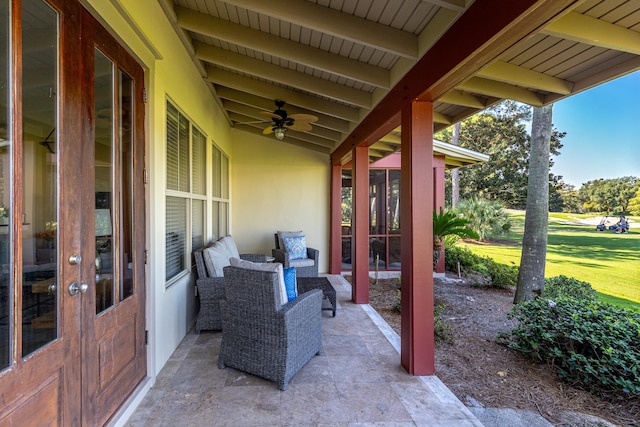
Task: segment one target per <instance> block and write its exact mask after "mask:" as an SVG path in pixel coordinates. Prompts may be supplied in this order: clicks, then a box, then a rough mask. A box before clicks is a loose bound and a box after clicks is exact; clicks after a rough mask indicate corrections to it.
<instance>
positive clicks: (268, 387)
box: [126, 276, 482, 427]
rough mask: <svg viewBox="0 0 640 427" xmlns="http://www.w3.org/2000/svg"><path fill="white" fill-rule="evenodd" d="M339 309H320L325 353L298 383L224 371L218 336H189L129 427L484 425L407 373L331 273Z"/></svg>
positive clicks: (381, 327)
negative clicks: (280, 385)
mask: <svg viewBox="0 0 640 427" xmlns="http://www.w3.org/2000/svg"><path fill="white" fill-rule="evenodd" d="M328 277H329V280H330V281H331V283H332V284H333V286H334V287H335V289H336V292H337V298H338V311H337V314H336V317H335V318H334V317H331V313H330V312H329V311H324V312H323V319H322V333H323V346H324V348H323V352H322V354H321V355H319V356H316V357H314V358H313V359H312V360H311V361H310V362H309V363H308V364H307V365H306V366H305V367H303V368H302V369H301V370H300V371H299V372H298V373H297V374H296V375H295V376H294V377H293V379H292V380H291V382H290V384H289V388H288V390H286V391H280V390H278V388H277V386H276V385H275V383H272V382H269V381H266V380H263V379H261V378H258V377H255V376H253V375H250V374H246V373H244V372H241V371H237V370H234V369H232V368H226V369H218V366H217V363H218V350H219V347H220V341H221V338H222V333H221V332H202V333H201V334H200V335H196V334H195V333H194V332H193V331H191V332H190V333H189V334H187V336H186V337H185V338H184V340H183V341H182V343H181V344H180V346H179V347H178V348H177V349H176V351H175V352H174V353H173V355H172V356H171V358H170V359H169V361H168V362H167V364H166V365H165V366H164V368H163V369H162V371H161V372H160V374H159V375H158V377H157V379H156V383H155V385H154V386H153V387H152V388H151V390H150V391H149V393H148V394H147V396H146V397H145V398H144V400H143V401H142V403H141V404H140V405H139V406H138V408H137V409H136V411H135V412H134V413H133V415H132V417H131V418H130V419H129V421H128V423H127V424H126V425H128V426H136V427H137V426H177V425H180V426H294V425H295V426H305V425H309V426H311V425H313V426H318V425H331V426H351V425H374V424H384V425H393V426H413V425H418V426H430V427H432V426H452V427H453V426H455V427H458V426H461V427H465V426H482V424H481V423H480V422H479V421H478V420H477V419H476V418H475V417H474V416H473V415H472V414H471V412H470V411H469V410H468V409H467V408H466V407H465V406H464V405H463V404H462V403H461V402H460V401H459V400H458V399H457V398H456V397H455V396H454V395H453V394H452V393H451V392H450V391H449V390H448V389H447V388H446V386H445V385H444V384H443V383H442V382H440V380H439V379H438V378H437V377H435V376H434V377H415V376H411V375H408V374H407V373H406V371H405V370H404V369H403V368H402V366H401V365H400V356H399V353H398V352H399V345H400V339H399V338H398V336H397V334H396V333H395V331H393V330H392V329H391V328H390V327H389V326H388V325H387V324H386V323H385V322H384V320H382V318H381V317H380V316H378V314H377V313H376V312H375V311H374V310H373V309H372V308H371V307H370V306H369V305H356V304H353V302H351V287H350V285H349V284H348V283H347V282H346V281H345V280H344V279H343V278H342V277H341V276H328Z"/></svg>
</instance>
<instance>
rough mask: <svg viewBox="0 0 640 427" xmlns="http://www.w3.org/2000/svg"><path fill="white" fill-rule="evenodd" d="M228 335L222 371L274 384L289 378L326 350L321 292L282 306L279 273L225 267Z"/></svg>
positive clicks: (282, 387) (224, 303) (283, 383)
mask: <svg viewBox="0 0 640 427" xmlns="http://www.w3.org/2000/svg"><path fill="white" fill-rule="evenodd" d="M224 280H225V287H224V289H225V300H223V301H222V304H221V305H222V318H223V323H224V332H223V334H222V344H221V346H220V355H219V359H218V367H219V368H220V369H223V368H224V367H226V366H229V367H232V368H235V369H238V370H241V371H244V372H248V373H250V374H253V375H257V376H259V377H262V378H266V379H268V380H271V381H274V382H276V384H277V385H278V387H279V388H280V390H286V389H287V386H288V384H289V381H290V380H291V378H292V377H293V376H294V375H295V374H296V372H298V370H300V368H302V367H303V366H304V365H305V364H306V363H307V362H308V361H309V360H310V359H311V358H312V357H313V356H314V355H316V354H320V352H321V351H322V330H321V329H322V325H321V322H322V314H321V308H322V291H320V290H319V289H314V290H311V291H309V292H305V293H303V294H300V295H299V296H298V298H296V299H295V300H293V301H290V302H287V303H285V304H282V305H281V306H280V307H279V308H278V306H279V305H280V298H281V297H280V291H279V284H278V283H279V281H278V273H276V272H266V271H256V270H248V269H243V268H238V267H225V269H224Z"/></svg>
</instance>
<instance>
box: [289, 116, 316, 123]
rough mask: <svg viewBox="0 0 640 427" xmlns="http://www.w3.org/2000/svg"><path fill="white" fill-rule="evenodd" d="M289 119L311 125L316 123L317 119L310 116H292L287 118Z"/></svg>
mask: <svg viewBox="0 0 640 427" xmlns="http://www.w3.org/2000/svg"><path fill="white" fill-rule="evenodd" d="M289 118H290V119H293V120H295V121H297V122H298V121H299V122H307V123H313V122H317V121H318V118H317V117H316V116H312V115H311V114H292V115H290V116H289Z"/></svg>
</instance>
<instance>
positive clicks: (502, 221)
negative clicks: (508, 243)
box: [456, 197, 511, 240]
mask: <svg viewBox="0 0 640 427" xmlns="http://www.w3.org/2000/svg"><path fill="white" fill-rule="evenodd" d="M456 211H457V212H458V213H459V214H461V215H462V217H463V218H465V219H466V220H468V221H469V227H470V228H471V229H473V231H475V232H476V233H477V234H478V235H479V237H480V240H484V238H485V237H486V236H488V235H501V234H504V233H506V232H508V231H509V230H510V229H511V223H510V222H509V215H508V214H507V213H506V212H505V211H504V209H503V205H502V203H501V202H499V201H498V200H488V199H485V198H482V197H472V198H470V199H466V200H461V201H460V203H458V206H456Z"/></svg>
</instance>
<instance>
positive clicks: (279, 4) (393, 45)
mask: <svg viewBox="0 0 640 427" xmlns="http://www.w3.org/2000/svg"><path fill="white" fill-rule="evenodd" d="M226 3H229V4H233V5H236V6H239V7H242V8H245V9H249V10H252V11H254V12H259V13H262V14H265V15H269V16H271V17H275V18H279V19H282V20H284V21H288V22H291V23H294V24H297V25H302V26H303V27H305V28H310V29H313V30H316V31H321V32H323V33H326V34H329V35H332V36H336V37H340V38H341V39H344V40H348V41H352V42H354V43H359V44H362V45H365V46H369V47H372V48H375V49H377V50H382V51H385V52H388V53H392V54H394V55H398V56H402V57H405V58H410V59H414V60H415V59H417V58H418V39H417V37H415V36H413V35H412V34H409V33H407V32H405V31H401V30H398V29H395V28H391V27H389V26H387V25H382V24H378V23H376V22H372V21H368V20H366V19H362V18H359V17H357V16H353V15H347V14H344V13H341V12H340V11H338V10H334V9H331V8H328V7H323V6H319V5H317V4H314V3H310V2H306V1H299V0H269V1H264V0H226ZM445 3H446V2H445Z"/></svg>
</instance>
